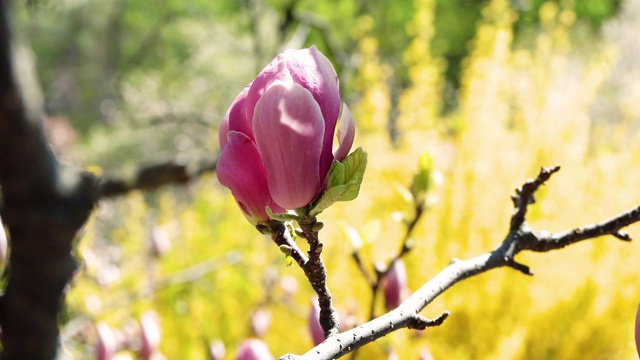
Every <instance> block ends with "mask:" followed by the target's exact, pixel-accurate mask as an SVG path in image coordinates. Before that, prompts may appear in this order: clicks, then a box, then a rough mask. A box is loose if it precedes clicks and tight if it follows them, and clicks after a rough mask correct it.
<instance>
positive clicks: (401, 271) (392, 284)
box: [383, 259, 408, 310]
mask: <svg viewBox="0 0 640 360" xmlns="http://www.w3.org/2000/svg"><path fill="white" fill-rule="evenodd" d="M383 288H384V304H385V307H386V308H387V310H393V309H395V308H397V307H398V305H400V304H401V303H402V302H403V301H404V299H405V298H406V297H407V292H408V288H407V270H406V269H405V267H404V262H403V261H402V260H401V259H398V260H396V261H394V262H393V263H392V264H391V268H390V269H389V272H388V273H387V275H386V276H385V279H384V285H383Z"/></svg>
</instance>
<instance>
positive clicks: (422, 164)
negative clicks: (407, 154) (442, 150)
mask: <svg viewBox="0 0 640 360" xmlns="http://www.w3.org/2000/svg"><path fill="white" fill-rule="evenodd" d="M432 170H433V159H432V158H431V156H430V155H429V154H428V153H424V154H422V155H420V158H418V172H417V173H416V174H415V175H414V177H413V181H412V182H411V188H410V190H411V195H413V198H414V199H415V201H416V203H422V202H424V200H425V198H426V196H427V191H429V188H430V187H431V172H432Z"/></svg>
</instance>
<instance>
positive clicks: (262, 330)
mask: <svg viewBox="0 0 640 360" xmlns="http://www.w3.org/2000/svg"><path fill="white" fill-rule="evenodd" d="M270 325H271V313H270V312H269V310H267V309H265V308H262V307H261V308H258V309H256V310H255V311H254V312H253V314H252V315H251V331H252V332H253V334H254V335H255V336H256V337H258V338H262V337H264V336H265V335H266V333H267V331H268V330H269V326H270Z"/></svg>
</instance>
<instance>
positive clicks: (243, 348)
mask: <svg viewBox="0 0 640 360" xmlns="http://www.w3.org/2000/svg"><path fill="white" fill-rule="evenodd" d="M236 360H273V355H271V352H270V351H269V347H268V346H267V344H265V343H264V342H263V341H262V340H259V339H248V340H245V341H243V342H242V343H241V344H240V346H238V352H237V355H236Z"/></svg>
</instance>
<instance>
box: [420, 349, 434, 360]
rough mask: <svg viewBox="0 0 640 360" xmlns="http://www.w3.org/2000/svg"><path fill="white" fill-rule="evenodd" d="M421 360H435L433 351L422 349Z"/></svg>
mask: <svg viewBox="0 0 640 360" xmlns="http://www.w3.org/2000/svg"><path fill="white" fill-rule="evenodd" d="M420 360H433V355H431V351H429V349H427V348H422V349H420Z"/></svg>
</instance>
